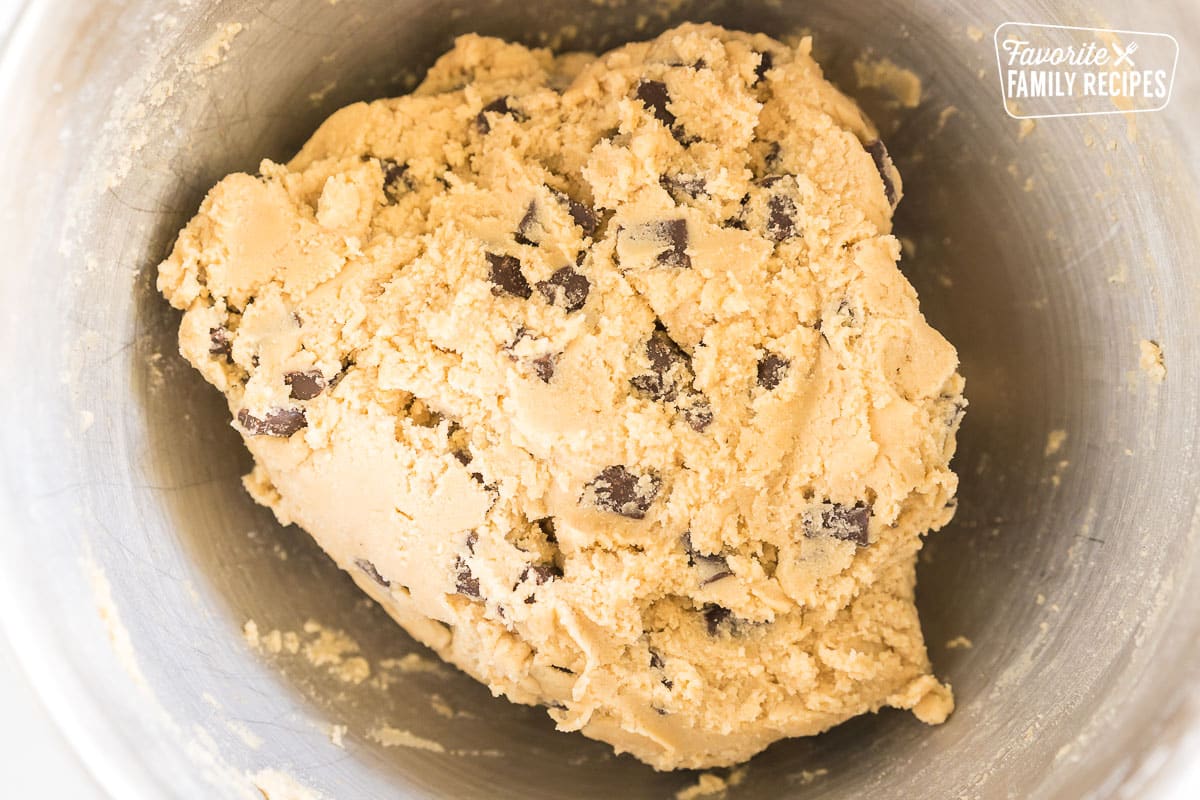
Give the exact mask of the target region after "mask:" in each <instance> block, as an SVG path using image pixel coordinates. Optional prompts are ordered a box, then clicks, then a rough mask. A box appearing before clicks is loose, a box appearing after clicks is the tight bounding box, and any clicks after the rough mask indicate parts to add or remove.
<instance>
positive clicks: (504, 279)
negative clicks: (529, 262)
mask: <svg viewBox="0 0 1200 800" xmlns="http://www.w3.org/2000/svg"><path fill="white" fill-rule="evenodd" d="M487 260H488V268H489V272H488V279H489V280H491V282H492V283H493V284H495V286H494V287H493V288H492V294H494V295H501V294H504V293H508V294H511V295H515V296H516V297H520V298H523V299H525V300H528V299H529V297H530V296H531V295H532V294H533V290H532V289H530V288H529V281H527V280H525V274H524V273H523V272H521V262H520V261H518V260H517V259H515V258H513V257H512V256H500V255H496V254H495V253H488V254H487Z"/></svg>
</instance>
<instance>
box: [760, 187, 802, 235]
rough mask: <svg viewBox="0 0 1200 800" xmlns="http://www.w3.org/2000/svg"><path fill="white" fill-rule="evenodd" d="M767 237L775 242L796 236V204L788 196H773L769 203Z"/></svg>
mask: <svg viewBox="0 0 1200 800" xmlns="http://www.w3.org/2000/svg"><path fill="white" fill-rule="evenodd" d="M767 235H768V236H770V237H771V239H772V241H775V242H782V241H784V240H785V239H791V238H793V237H795V236H796V204H795V203H794V202H792V198H790V197H788V196H787V195H782V194H776V195H772V196H771V199H770V200H768V201H767Z"/></svg>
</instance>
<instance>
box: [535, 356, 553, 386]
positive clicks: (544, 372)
mask: <svg viewBox="0 0 1200 800" xmlns="http://www.w3.org/2000/svg"><path fill="white" fill-rule="evenodd" d="M557 361H558V356H557V355H546V356H539V357H538V358H535V359H533V361H531V362H530V365H531V366H532V367H533V371H534V373H535V374H536V375H537V376H538V377H539V378H541V379H542V383H549V382H550V379H551V378H553V377H554V366H555V364H556V363H557Z"/></svg>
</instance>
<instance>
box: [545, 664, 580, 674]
mask: <svg viewBox="0 0 1200 800" xmlns="http://www.w3.org/2000/svg"><path fill="white" fill-rule="evenodd" d="M550 668H551V669H556V670H558V671H559V672H565V673H566V674H568V675H574V674H575V670H573V669H567V668H566V667H560V666H559V665H558V664H551V665H550Z"/></svg>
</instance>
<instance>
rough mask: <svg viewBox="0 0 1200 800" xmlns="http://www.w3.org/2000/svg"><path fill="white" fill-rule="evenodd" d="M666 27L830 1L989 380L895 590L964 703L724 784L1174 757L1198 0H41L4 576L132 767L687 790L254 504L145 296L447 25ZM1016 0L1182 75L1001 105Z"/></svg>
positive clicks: (7, 362)
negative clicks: (922, 541) (403, 618)
mask: <svg viewBox="0 0 1200 800" xmlns="http://www.w3.org/2000/svg"><path fill="white" fill-rule="evenodd" d="M684 19H695V20H701V19H703V20H712V21H715V22H719V23H722V24H725V25H728V26H731V27H739V28H745V29H750V30H761V31H766V32H769V33H773V34H776V35H788V34H793V33H797V32H800V31H801V30H802V29H807V30H810V31H812V32H814V33H815V34H816V51H817V55H818V57H819V58H820V59H821V60H822V62H823V63H824V64H825V65H826V66H827V69H828V72H829V74H830V75H831V76H832V78H833V79H834V80H835V82H837V83H838V84H839V85H840V86H841V87H842V88H844V89H845V90H846V91H847V92H849V93H850V94H852V95H854V96H856V97H858V98H859V99H860V101H861V102H862V103H863V104H864V106H866V108H867V109H868V111H869V112H870V113H872V114H873V115H874V116H875V117H876V118H877V119H878V121H879V122H880V125H881V127H882V129H883V131H884V133H885V135H886V138H887V142H888V146H889V148H890V150H891V151H892V153H893V154H894V156H895V157H896V160H897V162H898V164H899V166H900V168H901V170H902V171H903V174H904V179H905V183H904V185H905V195H906V196H905V200H904V202H903V203H902V205H901V207H900V210H899V213H898V216H897V223H896V228H897V233H898V234H899V235H900V236H902V237H904V239H905V256H904V260H903V264H902V267H903V270H904V272H905V274H906V275H907V276H908V277H909V279H910V280H911V281H912V282H913V283H914V284H915V286H916V287H917V289H918V291H919V292H920V295H921V299H922V307H923V310H924V311H925V313H926V315H927V317H928V318H929V319H930V320H931V322H932V323H933V324H934V325H935V326H936V327H938V328H939V329H940V330H942V331H943V332H944V333H945V334H946V336H947V337H948V338H949V339H950V340H951V341H952V342H954V343H955V344H956V345H957V346H958V348H959V352H960V354H961V358H962V371H963V373H964V374H965V375H966V378H967V388H968V395H969V398H970V401H971V408H970V411H969V413H968V415H967V418H966V423H965V425H964V427H963V429H962V434H961V437H960V446H959V455H958V457H957V460H956V465H957V469H958V471H959V473H960V475H961V476H962V486H961V491H960V503H959V510H958V516H957V518H956V519H955V521H954V523H953V524H952V525H951V526H950V527H949V528H947V529H946V530H945V531H943V532H942V533H939V534H936V535H934V536H933V537H931V538H930V540H929V543H928V545H927V547H926V549H925V551H924V552H923V553H922V557H921V563H920V578H919V589H918V602H919V607H920V610H921V616H922V619H923V622H924V625H925V630H926V632H927V635H928V641H929V643H930V654H931V657H932V660H933V663H934V665H935V669H936V672H937V673H938V674H939V675H940V676H943V677H945V678H947V679H948V680H950V681H951V682H952V683H953V684H954V688H955V691H956V694H957V697H958V702H959V707H958V710H957V712H956V713H955V714H954V715H953V716H952V717H951V719H950V721H949V722H947V723H946V724H945V725H943V726H941V727H937V728H929V727H926V726H923V725H921V724H920V723H918V722H916V721H915V720H914V719H913V718H912V717H911V716H910V715H907V714H902V713H898V712H884V713H880V714H878V715H871V716H868V717H864V718H860V719H857V720H855V721H852V722H850V723H849V724H846V725H843V726H841V727H840V728H837V729H836V730H834V731H831V732H829V733H827V734H825V735H823V736H820V737H816V738H812V739H807V740H796V741H788V742H782V743H779V744H777V745H775V746H773V747H771V748H770V749H769V750H768V751H767V752H766V753H764V754H762V755H761V756H759V757H758V758H756V759H754V761H752V762H751V764H750V766H749V767H748V769H747V770H746V771H745V772H744V773H741V772H739V773H736V775H735V776H734V784H735V785H731V786H730V787H729V789H728V792H727V797H728V798H730V800H736V799H738V798H747V799H749V798H780V797H805V798H813V799H814V800H815V799H816V798H852V797H896V798H908V797H930V798H957V797H984V798H993V797H1019V798H1079V797H1107V796H1118V797H1139V798H1141V797H1149V796H1154V794H1155V793H1156V792H1161V791H1164V787H1166V786H1175V787H1176V788H1178V787H1180V786H1183V785H1185V784H1182V783H1180V781H1183V780H1186V778H1184V777H1181V775H1182V774H1183V773H1184V772H1186V771H1187V768H1188V767H1189V766H1191V765H1192V764H1193V763H1194V761H1195V759H1196V758H1197V753H1198V752H1200V750H1198V748H1197V741H1196V740H1197V738H1198V737H1200V711H1198V708H1200V705H1198V701H1197V686H1198V684H1200V667H1198V665H1200V615H1198V614H1197V613H1196V612H1197V603H1196V599H1195V598H1197V597H1200V568H1198V567H1200V559H1198V556H1197V535H1198V534H1200V509H1198V506H1197V490H1196V487H1197V485H1198V484H1200V456H1198V451H1197V447H1198V445H1200V419H1198V414H1197V412H1198V410H1200V400H1198V399H1197V395H1198V392H1197V390H1198V389H1200V375H1198V374H1197V363H1200V333H1198V330H1200V328H1198V326H1197V322H1196V321H1197V319H1200V286H1198V281H1200V270H1198V269H1197V264H1196V253H1197V252H1198V251H1200V214H1198V213H1197V197H1198V193H1197V191H1196V186H1197V181H1198V180H1200V151H1198V145H1197V141H1196V135H1195V131H1196V129H1197V125H1198V123H1200V116H1198V115H1197V107H1198V106H1197V100H1198V99H1200V92H1198V91H1197V78H1198V77H1200V69H1198V66H1200V65H1198V64H1197V54H1198V53H1200V7H1198V6H1197V5H1196V4H1195V3H1192V2H1188V1H1187V0H1178V2H1173V3H1169V2H1163V3H1155V4H1153V6H1151V4H1140V6H1139V7H1138V8H1137V9H1136V11H1135V10H1132V9H1131V8H1130V7H1128V6H1127V5H1126V4H1123V3H1120V2H1117V0H1112V1H1111V2H1103V3H1098V4H1094V5H1077V4H1075V3H1071V2H1054V3H1042V2H1034V1H1033V0H1009V2H973V3H965V2H964V3H957V2H933V1H932V0H929V1H923V2H916V1H914V2H907V3H884V2H878V3H873V2H867V1H866V0H863V1H862V2H846V0H806V2H791V1H790V0H774V2H770V1H765V2H695V3H689V2H673V3H670V4H666V5H654V4H646V3H633V2H622V1H621V0H607V1H605V2H602V1H601V0H592V1H590V2H589V1H587V0H578V1H577V2H556V3H550V2H524V3H520V2H505V1H503V0H431V1H429V2H415V1H414V2H407V1H404V0H341V2H336V1H335V0H328V1H327V2H317V0H309V1H308V2H287V1H285V0H258V2H248V1H243V0H230V1H229V2H212V3H203V2H192V1H191V0H187V1H183V0H180V1H179V2H158V1H152V0H144V1H143V0H125V1H124V2H117V0H86V2H85V1H84V0H73V1H72V2H67V1H66V0H63V1H62V2H45V3H38V4H31V5H30V6H29V7H28V8H27V9H25V11H24V12H23V14H22V15H21V17H20V19H19V20H18V22H17V24H16V27H15V28H14V30H13V31H12V33H11V34H10V36H9V39H8V41H7V43H6V44H5V46H4V61H3V66H2V68H0V108H3V109H5V114H6V121H5V124H4V126H3V129H2V130H0V153H2V154H3V156H2V157H0V158H2V159H3V162H2V163H3V168H2V177H3V180H2V181H0V195H2V197H3V206H2V217H0V226H2V227H0V230H2V236H0V241H2V242H3V246H4V250H3V253H4V262H5V263H4V267H3V269H2V270H0V304H2V307H3V313H2V314H0V331H2V333H3V335H2V339H0V341H2V351H3V355H2V356H0V358H2V361H0V364H2V367H3V369H2V370H0V374H2V375H3V389H2V390H0V419H3V424H2V425H0V440H2V442H3V454H4V459H5V463H4V466H3V487H2V490H0V520H2V523H0V524H2V525H3V536H2V539H0V547H2V560H0V606H2V613H3V616H4V617H5V620H6V623H7V627H8V631H9V634H10V636H11V637H12V639H13V642H14V644H15V646H16V647H17V648H18V649H19V651H20V652H21V655H22V658H23V660H24V662H25V666H26V668H27V670H28V672H29V673H30V675H31V677H32V678H33V680H34V681H35V682H36V684H37V685H38V687H39V689H40V691H41V693H42V694H43V695H44V699H45V701H46V703H47V705H48V706H49V707H50V708H51V710H52V712H53V714H54V716H55V717H56V719H57V720H58V721H59V723H60V724H61V725H62V726H63V727H64V729H65V730H66V732H67V734H68V736H69V737H70V739H71V740H72V742H73V744H74V745H75V746H76V747H77V748H78V750H79V751H80V753H81V754H82V756H83V758H84V759H85V761H86V762H87V763H88V765H89V766H90V768H91V769H92V770H93V771H94V772H95V773H96V775H97V777H98V778H99V780H100V781H101V782H102V783H103V784H104V785H105V786H106V787H107V789H108V790H109V791H111V792H112V793H113V794H114V795H116V796H119V797H146V798H161V797H186V798H209V797H242V796H244V797H259V796H261V795H260V794H259V792H258V790H257V789H256V788H254V787H255V786H259V787H262V788H263V789H266V791H267V793H269V794H270V795H271V796H272V797H273V798H275V800H279V798H281V797H285V796H288V794H287V793H288V792H289V791H293V792H297V791H300V790H299V788H298V787H307V788H308V789H311V790H312V791H313V792H319V793H321V794H322V795H323V796H327V797H337V798H375V797H380V798H382V797H389V798H395V797H404V798H410V797H411V798H416V797H453V798H510V797H511V798H546V797H572V798H611V797H613V796H617V795H618V794H619V795H620V796H622V797H626V798H630V800H632V798H665V797H670V796H672V793H673V792H676V791H678V790H680V789H682V788H685V787H688V786H692V785H694V784H695V783H696V781H697V776H696V774H695V773H655V772H653V771H651V770H650V769H649V768H647V767H645V766H643V765H641V764H639V763H638V762H636V761H634V760H632V759H630V758H628V757H617V756H613V755H612V754H611V752H610V751H609V749H608V748H606V747H605V746H603V745H601V744H598V743H596V742H592V741H589V740H586V739H584V738H582V737H580V736H578V735H566V734H561V733H557V732H555V731H554V730H553V726H552V724H551V722H550V720H549V719H548V718H547V717H546V715H545V714H544V712H543V711H541V710H539V709H534V708H525V707H517V706H513V705H510V704H508V703H507V702H505V701H503V700H497V699H493V698H492V697H490V696H489V693H488V692H487V690H486V689H485V688H484V687H482V686H480V685H478V684H476V683H474V682H472V681H471V680H469V679H468V678H466V677H464V676H462V675H460V674H457V673H455V672H454V671H453V670H451V669H449V668H445V667H439V666H437V665H436V664H434V663H433V662H431V661H430V660H429V659H428V658H427V656H426V655H422V650H421V648H420V647H419V646H418V645H416V644H414V643H413V642H412V641H411V640H410V639H408V638H407V637H406V636H405V635H404V634H403V633H402V632H401V631H400V630H399V629H398V628H397V627H396V626H394V625H393V624H391V623H390V622H389V621H388V619H387V618H386V616H385V615H384V614H383V613H382V612H381V611H380V610H379V609H377V608H374V607H373V606H372V605H371V604H370V603H369V602H366V601H364V600H363V599H362V598H361V597H360V595H359V593H358V592H357V591H356V589H355V588H354V587H353V585H352V584H351V582H350V580H349V579H348V578H347V577H346V576H344V575H343V574H341V573H340V572H339V571H338V570H337V569H336V568H335V567H334V565H333V564H332V563H331V562H330V561H329V560H328V559H326V558H325V557H324V556H323V555H322V554H321V552H320V551H319V550H318V549H317V548H316V547H315V545H314V544H313V543H312V542H311V541H310V540H309V539H308V537H307V536H306V535H305V534H304V532H303V531H300V530H297V529H294V528H290V529H285V528H281V527H280V526H279V525H278V524H276V523H275V521H274V520H273V518H272V517H271V515H270V513H269V512H267V511H265V510H264V509H262V508H259V507H257V506H256V505H255V504H254V503H253V502H252V501H251V500H250V499H249V497H248V496H247V495H246V494H245V493H244V492H243V491H242V489H241V486H240V483H239V476H240V475H241V474H242V473H243V472H244V471H246V470H247V469H248V466H249V459H248V457H247V455H246V454H245V452H244V451H243V448H242V446H241V444H240V442H239V439H238V436H237V434H236V433H235V432H234V431H233V430H232V429H231V428H230V427H229V425H228V417H227V411H226V409H225V406H224V403H223V402H222V399H221V398H220V397H219V396H218V394H217V393H216V392H215V391H213V390H211V389H210V388H209V387H208V386H206V385H205V384H204V383H203V381H202V379H201V378H200V376H199V375H198V374H195V373H194V372H193V371H192V370H191V369H190V368H189V367H188V366H187V365H186V364H184V363H183V361H182V360H181V359H180V357H179V356H178V355H177V354H176V344H175V329H176V325H177V316H176V314H175V313H174V312H173V311H171V310H170V309H169V308H168V307H167V305H166V303H165V302H163V301H162V300H161V298H159V297H158V296H157V295H156V294H155V292H154V290H153V282H154V273H155V265H156V263H157V262H158V260H159V259H161V258H162V257H163V256H164V254H165V253H166V252H167V250H168V247H169V245H170V243H171V238H172V236H173V234H174V233H175V231H176V230H177V229H178V228H179V227H180V226H181V225H182V223H184V222H185V221H186V220H187V218H188V217H189V216H190V215H191V214H192V213H193V212H194V211H195V209H196V208H197V207H198V204H199V203H200V200H201V198H202V197H203V195H204V192H205V191H206V189H207V188H208V187H209V186H211V185H212V184H213V183H214V182H215V181H217V180H218V179H219V178H220V177H221V176H223V175H225V174H226V173H228V172H231V171H235V170H246V171H251V172H253V171H254V170H255V169H256V167H257V163H258V159H259V158H260V157H263V156H267V157H271V158H274V159H276V160H283V159H286V158H288V157H289V156H290V155H291V154H292V153H293V152H294V151H295V150H296V149H297V147H298V146H299V145H300V144H301V142H302V141H303V140H304V139H305V138H306V136H307V135H308V134H309V133H310V132H311V131H313V130H314V129H315V127H316V126H317V124H318V123H319V122H320V121H321V119H323V118H324V117H325V116H326V115H327V114H328V113H330V112H331V111H332V110H334V109H336V108H337V107H339V106H341V105H343V104H346V103H349V102H351V101H355V100H360V99H370V98H375V97H381V96H386V95H391V94H396V93H400V92H403V91H405V90H406V89H407V88H409V87H410V86H411V85H412V84H413V82H414V80H416V79H417V78H418V77H419V76H420V75H421V74H422V71H423V70H424V69H425V68H427V67H428V66H429V65H430V64H431V62H432V60H433V59H434V58H435V57H436V56H437V55H438V54H439V53H440V52H442V51H444V50H445V49H446V48H447V47H448V46H449V45H450V42H451V40H452V38H453V37H454V36H455V35H456V34H459V33H463V32H468V31H477V32H480V33H486V34H495V35H499V36H503V37H507V38H511V39H515V40H519V41H522V42H526V43H530V44H539V43H548V44H552V45H553V46H555V47H559V48H588V49H596V48H606V47H609V46H612V45H614V44H617V43H620V42H623V41H628V40H632V39H639V38H647V37H649V36H652V35H654V34H656V33H657V32H658V31H660V30H663V29H664V28H666V27H667V26H669V25H671V24H673V23H674V22H676V21H680V20H684ZM1013 19H1015V20H1025V21H1031V22H1044V23H1060V24H1072V25H1085V26H1112V27H1116V28H1134V29H1139V30H1150V31H1163V32H1170V33H1174V34H1175V35H1176V36H1177V37H1178V39H1179V42H1180V60H1179V68H1178V70H1177V74H1176V85H1175V89H1174V97H1173V99H1172V102H1171V103H1170V105H1169V106H1168V107H1167V108H1166V109H1165V110H1164V111H1161V112H1157V113H1151V114H1140V115H1136V116H1135V115H1125V116H1122V115H1115V116H1112V115H1110V116H1094V117H1079V118H1063V119H1043V120H1040V121H1038V122H1037V123H1036V124H1035V125H1034V126H1033V127H1030V126H1029V125H1028V124H1025V125H1022V124H1021V123H1019V122H1018V121H1017V120H1014V119H1011V118H1010V117H1008V116H1007V115H1006V113H1005V111H1004V108H1003V106H1002V104H1001V99H1000V96H999V92H998V91H997V88H998V86H997V77H996V59H995V52H994V50H993V45H992V41H991V31H992V30H994V28H995V27H996V26H997V25H998V24H1000V23H1001V22H1003V21H1005V20H1013ZM882 59H888V60H890V61H891V62H892V63H894V64H895V65H897V67H898V68H903V69H907V70H911V71H912V73H915V75H916V76H918V77H919V78H920V79H921V81H922V87H921V95H920V102H919V103H918V104H915V105H914V104H913V103H912V102H911V101H912V100H913V99H914V98H912V97H906V96H905V92H900V93H899V95H900V96H899V97H898V98H897V97H894V96H891V95H889V93H888V92H887V91H880V90H879V87H873V86H872V85H870V84H872V83H873V81H871V80H865V81H864V80H861V79H862V78H864V77H869V76H867V75H866V73H864V72H863V71H862V70H861V69H859V70H856V68H855V65H856V62H857V63H858V64H859V65H860V67H861V65H862V64H864V63H876V64H877V63H880V62H881V60H882ZM893 74H894V75H895V74H898V75H901V76H904V75H906V73H903V72H899V73H895V72H894V71H893ZM864 84H865V85H864ZM885 88H886V87H885ZM892 88H893V89H895V88H897V87H892ZM899 88H904V87H903V86H901V87H899ZM908 88H910V89H911V88H912V87H911V86H910V87H908ZM894 94H896V92H892V95H894ZM1143 341H1145V342H1154V343H1157V345H1158V346H1159V347H1160V348H1161V352H1162V354H1163V356H1164V359H1165V365H1166V370H1167V373H1166V379H1165V381H1163V382H1161V383H1159V382H1157V381H1156V380H1155V378H1156V374H1155V373H1156V365H1155V364H1154V363H1153V361H1154V359H1153V358H1149V359H1147V360H1146V361H1144V362H1143V360H1142V356H1143V348H1150V351H1149V355H1150V356H1153V355H1154V352H1153V346H1152V345H1150V344H1145V345H1143V344H1142V342H1143ZM1143 367H1146V369H1143ZM251 620H252V621H253V623H254V624H253V625H247V622H248V621H251ZM256 631H257V634H258V635H257V637H256V636H254V635H253V634H254V633H255V632H256ZM276 631H277V632H278V633H273V632H276ZM247 634H249V635H247ZM359 659H361V660H359ZM363 670H368V671H369V677H366V679H362V678H364V675H365V673H364V672H363ZM360 679H361V680H360ZM720 774H722V775H728V773H727V772H724V771H723V772H721V773H720ZM289 787H290V788H289ZM297 796H299V795H297ZM1191 796H1195V795H1191Z"/></svg>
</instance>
